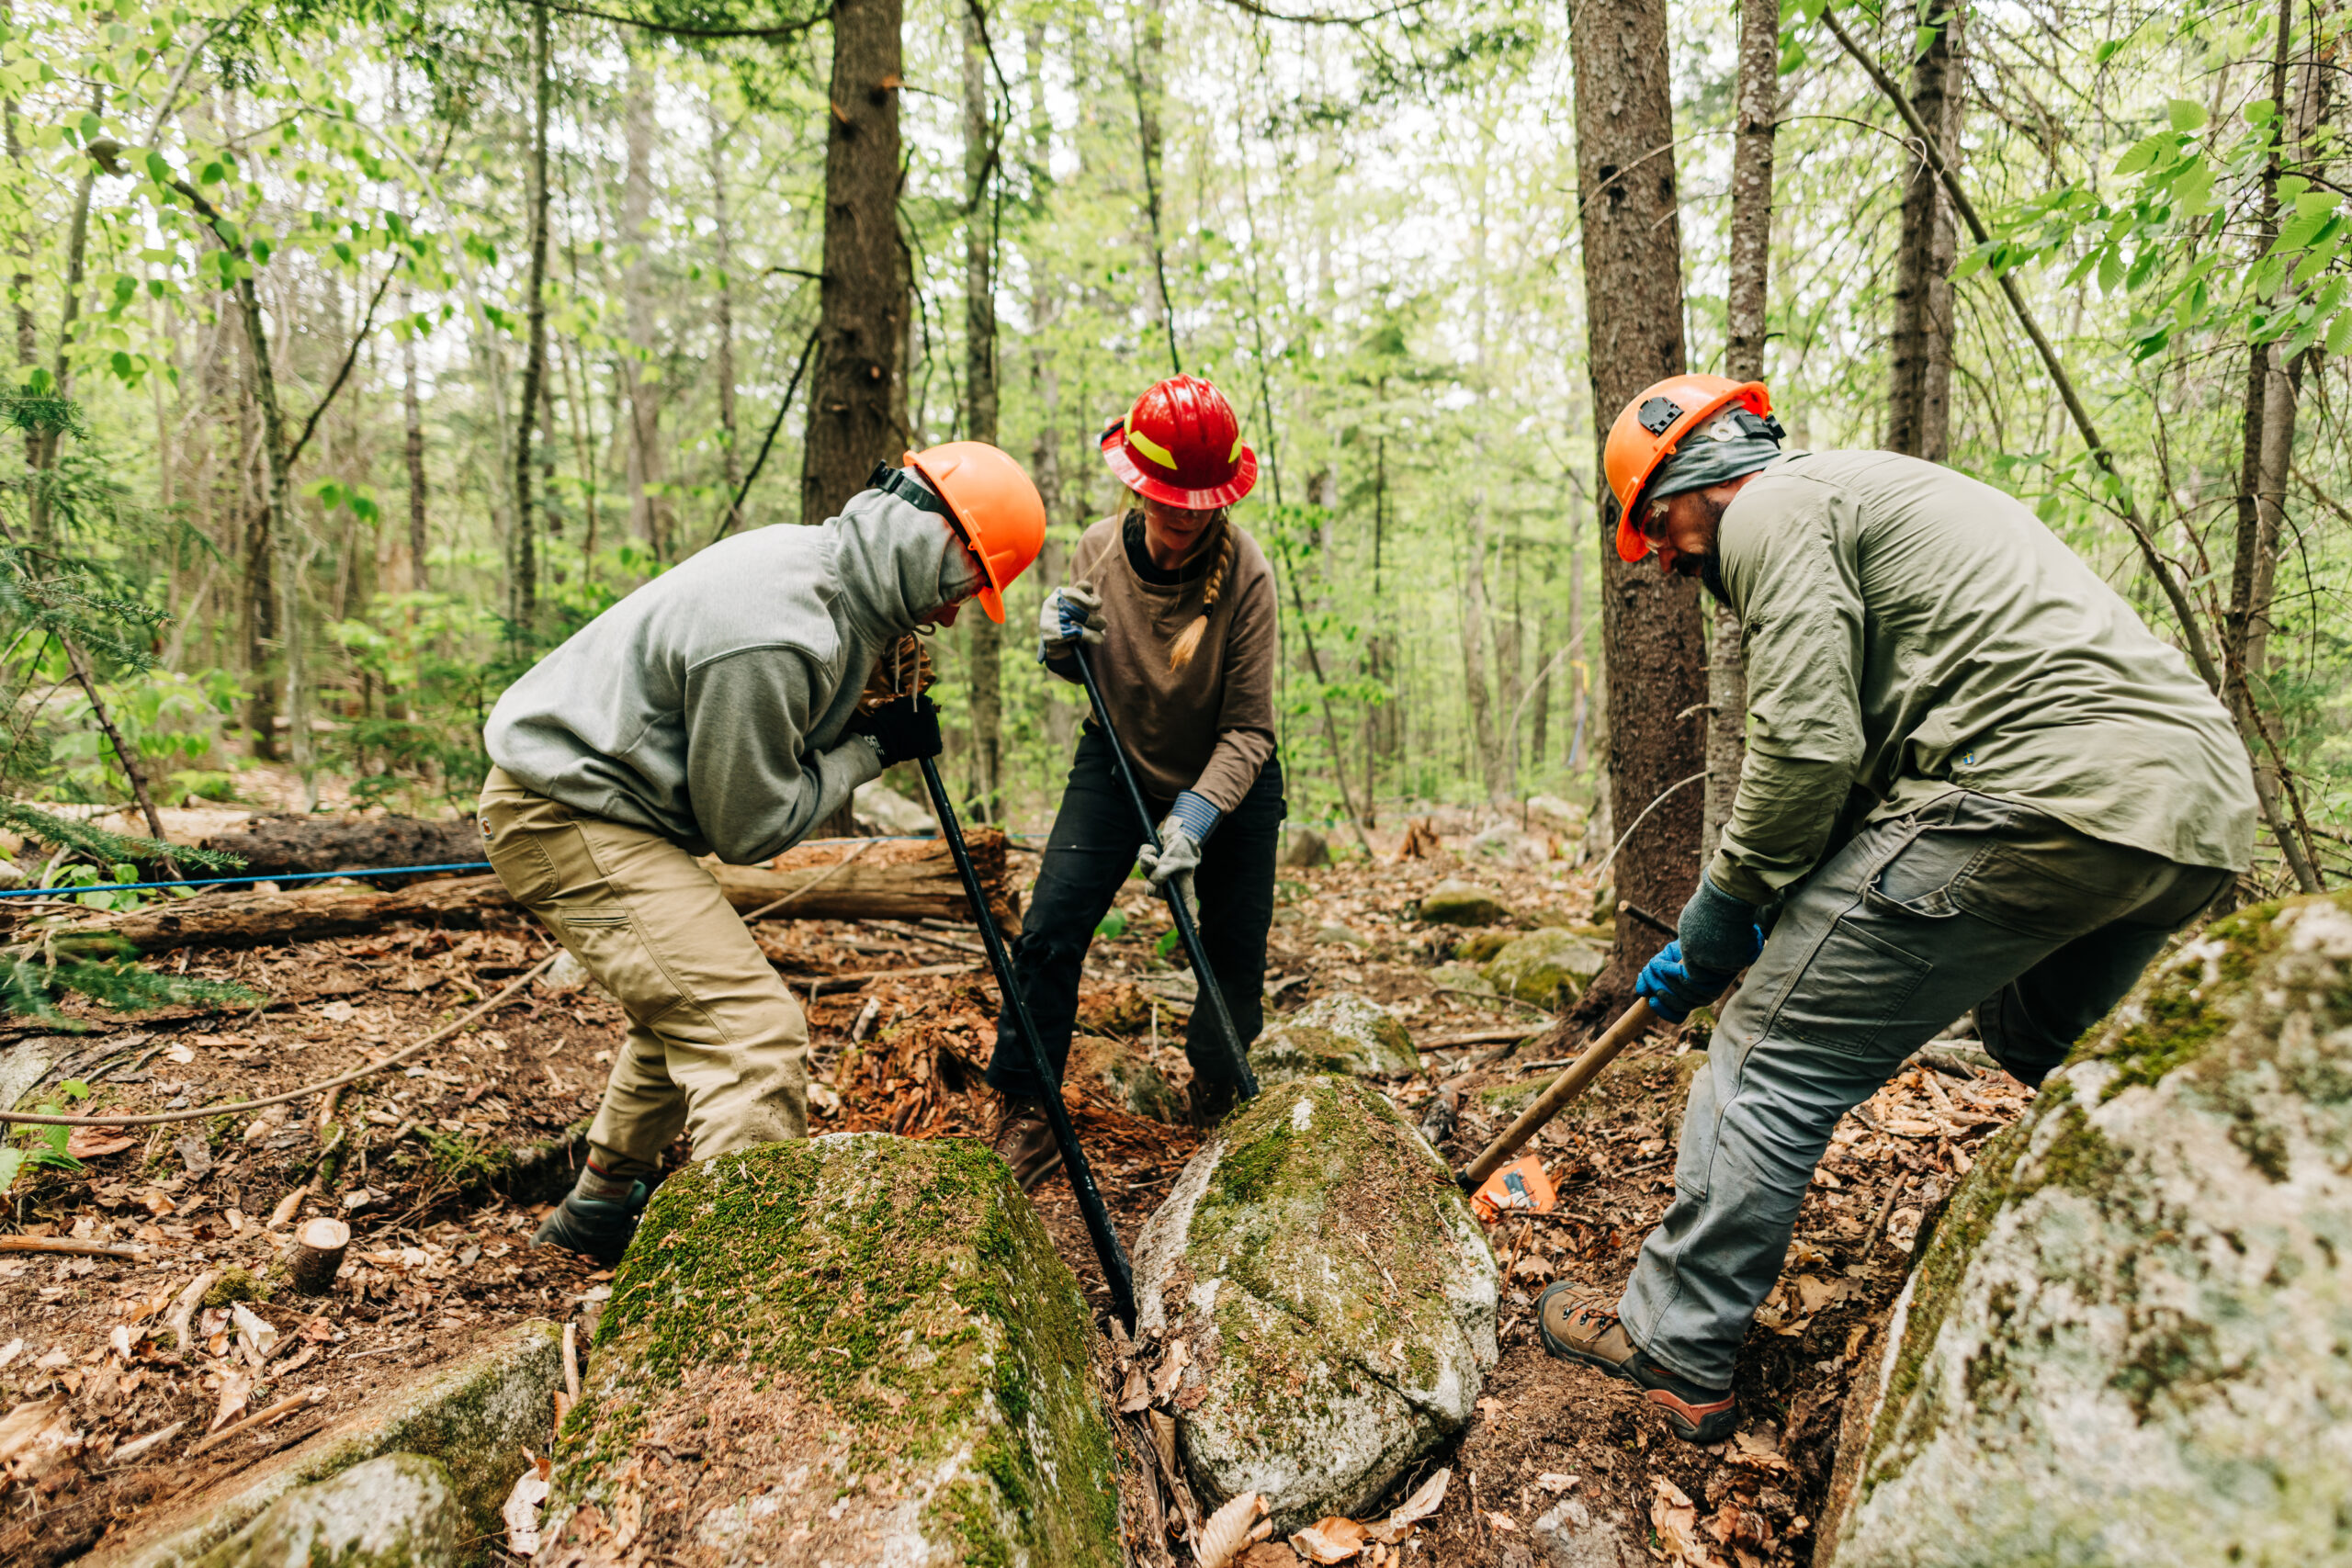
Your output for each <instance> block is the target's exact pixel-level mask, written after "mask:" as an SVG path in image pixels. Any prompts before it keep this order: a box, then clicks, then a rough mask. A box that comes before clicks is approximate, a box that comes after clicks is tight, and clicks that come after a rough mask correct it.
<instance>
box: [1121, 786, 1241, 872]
mask: <svg viewBox="0 0 2352 1568" xmlns="http://www.w3.org/2000/svg"><path fill="white" fill-rule="evenodd" d="M1224 816H1225V813H1224V812H1222V811H1220V810H1218V809H1217V808H1216V807H1214V806H1212V805H1210V804H1209V800H1208V797H1207V796H1206V795H1197V794H1195V793H1193V791H1192V790H1189V789H1188V790H1186V791H1185V792H1184V793H1183V794H1182V795H1178V796H1177V797H1176V799H1175V800H1174V802H1173V803H1171V804H1170V806H1169V807H1168V815H1167V816H1166V817H1163V818H1160V821H1159V848H1158V849H1156V850H1155V849H1153V848H1152V847H1151V846H1150V845H1149V844H1146V845H1145V846H1144V847H1143V850H1142V852H1140V853H1139V854H1137V855H1136V859H1137V860H1139V861H1141V862H1142V863H1143V871H1144V875H1145V876H1147V877H1148V878H1149V879H1150V881H1151V890H1152V891H1153V892H1155V893H1158V892H1160V891H1161V890H1163V889H1164V888H1165V887H1166V886H1167V884H1168V879H1169V878H1170V877H1171V876H1172V877H1177V878H1180V879H1181V880H1180V881H1179V883H1178V886H1180V887H1182V889H1183V890H1184V891H1185V892H1187V893H1189V892H1191V891H1192V886H1193V871H1194V870H1195V869H1197V868H1198V867H1199V865H1200V863H1201V845H1202V844H1204V843H1205V842H1206V841H1207V840H1208V836H1209V835H1210V834H1211V833H1213V832H1215V831H1216V825H1217V823H1218V821H1219V820H1220V819H1221V818H1223V817H1224Z"/></svg>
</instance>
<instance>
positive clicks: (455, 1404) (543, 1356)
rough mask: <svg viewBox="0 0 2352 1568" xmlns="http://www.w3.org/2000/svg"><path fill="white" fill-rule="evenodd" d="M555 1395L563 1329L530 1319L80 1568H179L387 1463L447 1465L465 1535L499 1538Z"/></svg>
mask: <svg viewBox="0 0 2352 1568" xmlns="http://www.w3.org/2000/svg"><path fill="white" fill-rule="evenodd" d="M562 1386H563V1331H562V1330H561V1329H560V1328H559V1327H557V1326H556V1325H554V1324H552V1323H543V1322H537V1321H534V1322H528V1323H522V1324H517V1325H515V1326H514V1327H513V1328H510V1329H507V1330H505V1331H503V1332H502V1333H499V1334H496V1335H493V1336H492V1337H489V1338H488V1339H486V1340H485V1341H484V1342H483V1343H482V1344H481V1345H480V1346H479V1347H477V1348H475V1349H473V1350H471V1351H469V1353H467V1354H465V1355H463V1356H459V1357H458V1358H457V1359H454V1360H451V1361H449V1362H447V1364H445V1365H443V1366H439V1367H435V1368H434V1369H433V1370H431V1371H426V1372H422V1373H418V1374H416V1375H414V1376H413V1377H410V1378H406V1379H403V1378H401V1377H398V1376H396V1375H394V1374H391V1373H390V1372H388V1373H387V1374H386V1377H385V1382H384V1386H383V1388H382V1389H381V1390H380V1391H379V1393H378V1394H377V1396H376V1397H374V1398H373V1399H371V1400H369V1401H368V1404H366V1405H365V1406H363V1407H362V1408H360V1409H358V1410H356V1411H354V1412H352V1413H351V1414H350V1415H349V1416H345V1417H344V1418H343V1419H342V1420H340V1421H338V1422H336V1423H335V1424H334V1426H332V1427H328V1428H327V1429H326V1430H325V1431H323V1432H321V1433H319V1434H318V1435H317V1436H316V1437H313V1438H309V1439H308V1440H306V1441H304V1442H300V1443H297V1444H296V1445H294V1446H293V1447H292V1448H289V1449H286V1450H281V1451H280V1452H277V1453H275V1454H271V1455H269V1456H267V1457H266V1458H264V1459H261V1460H257V1461H254V1463H252V1464H250V1465H248V1466H246V1467H245V1468H244V1469H243V1470H242V1471H239V1472H236V1473H234V1474H232V1475H230V1476H227V1477H225V1478H224V1479H222V1480H220V1482H218V1483H214V1484H212V1485H210V1486H207V1487H204V1488H203V1489H201V1490H200V1491H197V1492H192V1493H189V1494H188V1495H187V1496H185V1497H182V1498H180V1499H178V1500H177V1501H175V1502H172V1503H169V1504H166V1505H164V1506H162V1507H159V1508H154V1509H152V1510H150V1511H149V1512H147V1513H145V1514H142V1515H141V1516H140V1517H139V1518H138V1519H137V1520H136V1521H134V1522H133V1523H132V1524H131V1525H130V1527H129V1528H128V1529H125V1530H123V1531H122V1532H120V1533H119V1534H118V1535H113V1536H109V1537H108V1538H107V1540H106V1541H105V1542H104V1543H103V1544H102V1545H100V1546H99V1548H98V1549H97V1550H96V1551H95V1552H93V1553H92V1554H91V1556H90V1557H89V1558H88V1559H87V1561H88V1562H90V1563H92V1564H93V1565H96V1568H186V1565H187V1564H190V1563H194V1562H197V1561H198V1559H200V1558H202V1557H203V1556H204V1555H205V1553H207V1552H208V1551H211V1550H212V1549H213V1548H215V1547H217V1546H219V1545H220V1543H221V1542H222V1541H224V1540H228V1539H229V1538H230V1537H232V1536H233V1535H235V1534H236V1533H237V1532H238V1531H239V1530H241V1529H243V1528H244V1527H245V1526H246V1525H248V1524H250V1523H252V1522H253V1521H254V1519H255V1518H256V1517H259V1516H260V1515H262V1514H263V1513H265V1512H266V1511H267V1510H268V1509H269V1508H270V1507H271V1506H274V1505H275V1504H277V1502H278V1500H279V1499H281V1498H283V1497H285V1496H287V1495H289V1494H290V1493H293V1492H294V1491H296V1490H297V1489H299V1488H300V1487H303V1486H307V1485H309V1484H311V1483H314V1482H319V1481H323V1480H326V1479H327V1478H328V1477H330V1476H334V1475H339V1474H341V1473H343V1472H345V1471H348V1470H351V1469H352V1468H354V1467H355V1466H358V1465H361V1464H364V1463H365V1462H366V1461H370V1460H373V1459H376V1458H378V1457H379V1456H381V1455H384V1454H392V1453H405V1454H410V1455H423V1456H424V1457H425V1458H428V1459H431V1460H433V1461H436V1462H438V1463H439V1464H441V1465H442V1466H444V1467H445V1468H446V1469H447V1472H448V1474H449V1477H450V1479H451V1483H452V1484H453V1485H454V1486H455V1488H456V1496H457V1501H458V1506H459V1508H460V1509H461V1510H462V1511H463V1513H464V1516H465V1517H466V1519H467V1521H468V1528H467V1531H466V1533H467V1537H468V1539H469V1540H474V1539H480V1538H482V1537H486V1536H489V1535H492V1534H493V1533H496V1532H498V1531H500V1530H501V1529H503V1527H502V1526H501V1524H500V1522H499V1509H500V1507H501V1506H503V1504H504V1503H505V1501H506V1495H507V1493H508V1492H509V1491H510V1490H511V1489H512V1488H513V1487H514V1484H515V1478H516V1477H517V1476H519V1475H521V1474H522V1473H523V1450H525V1449H526V1448H529V1449H532V1450H541V1449H544V1448H545V1447H546V1446H547V1441H548V1425H549V1423H550V1422H552V1421H553V1420H554V1418H555V1392H556V1390H558V1389H560V1388H561V1387H562Z"/></svg>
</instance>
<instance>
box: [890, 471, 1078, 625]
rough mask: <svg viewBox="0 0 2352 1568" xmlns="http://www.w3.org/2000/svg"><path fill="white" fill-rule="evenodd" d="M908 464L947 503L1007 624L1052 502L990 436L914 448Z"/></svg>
mask: <svg viewBox="0 0 2352 1568" xmlns="http://www.w3.org/2000/svg"><path fill="white" fill-rule="evenodd" d="M906 465H907V467H908V468H912V469H914V470H915V471H916V472H917V473H920V474H921V475H922V477H923V478H924V479H927V480H929V481H930V483H931V488H932V489H933V490H935V491H938V492H939V499H940V500H942V501H944V502H946V503H947V507H948V510H949V512H951V513H953V514H954V516H955V520H956V531H957V532H958V533H960V534H962V535H963V536H964V543H965V544H966V545H967V546H969V547H971V551H972V554H973V555H974V556H975V557H976V558H978V561H979V563H980V570H981V571H982V572H983V573H984V574H986V576H987V578H988V585H987V586H986V587H984V588H982V589H981V590H980V592H979V601H980V608H981V609H983V610H985V611H987V612H988V616H989V620H991V621H994V622H996V623H997V625H999V626H1002V625H1003V624H1004V591H1005V590H1006V589H1007V588H1008V587H1010V586H1012V580H1013V579H1014V578H1016V577H1019V576H1020V575H1021V574H1022V573H1023V572H1024V571H1027V570H1029V563H1030V562H1032V561H1034V560H1035V559H1036V558H1037V552H1038V551H1039V550H1041V549H1043V548H1044V547H1045V545H1046V502H1045V499H1044V498H1043V497H1042V496H1040V495H1038V493H1037V487H1036V485H1035V484H1034V483H1033V482H1031V480H1030V478H1029V476H1028V475H1027V474H1026V473H1024V472H1023V470H1022V468H1021V465H1020V464H1018V463H1016V462H1014V461H1013V460H1012V458H1011V457H1007V456H1006V455H1005V454H1004V453H1003V452H1002V451H1001V450H999V449H998V448H996V447H994V446H989V444H988V443H987V442H985V441H950V442H947V443H946V444H945V445H944V446H931V447H926V448H924V449H923V450H922V451H921V452H910V453H908V454H907V457H906Z"/></svg>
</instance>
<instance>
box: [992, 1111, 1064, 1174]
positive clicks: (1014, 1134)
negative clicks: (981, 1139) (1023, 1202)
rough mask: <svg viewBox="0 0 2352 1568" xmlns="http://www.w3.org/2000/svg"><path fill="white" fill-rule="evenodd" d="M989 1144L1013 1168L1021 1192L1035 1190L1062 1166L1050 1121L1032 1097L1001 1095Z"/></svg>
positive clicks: (1059, 1148)
mask: <svg viewBox="0 0 2352 1568" xmlns="http://www.w3.org/2000/svg"><path fill="white" fill-rule="evenodd" d="M989 1147H990V1148H992V1149H994V1150H995V1151H996V1156H997V1158H999V1159H1001V1160H1002V1161H1004V1163H1005V1164H1006V1165H1008V1166H1010V1167H1011V1168H1012V1179H1013V1180H1014V1181H1016V1182H1018V1183H1019V1184H1020V1187H1021V1190H1023V1192H1035V1190H1037V1189H1038V1188H1040V1187H1042V1186H1044V1185H1045V1182H1046V1178H1047V1177H1049V1176H1051V1175H1053V1174H1054V1172H1056V1171H1057V1170H1059V1169H1060V1168H1062V1150H1061V1145H1059V1144H1057V1143H1056V1142H1054V1128H1053V1123H1052V1122H1048V1121H1046V1108H1045V1107H1044V1106H1043V1105H1040V1104H1039V1103H1037V1101H1035V1100H1028V1099H1023V1098H1022V1097H1020V1096H1017V1095H1010V1094H1008V1095H1005V1096H1004V1097H1003V1099H1002V1102H1001V1104H1000V1105H999V1107H998V1109H997V1116H996V1132H995V1134H993V1135H992V1136H991V1137H990V1138H989Z"/></svg>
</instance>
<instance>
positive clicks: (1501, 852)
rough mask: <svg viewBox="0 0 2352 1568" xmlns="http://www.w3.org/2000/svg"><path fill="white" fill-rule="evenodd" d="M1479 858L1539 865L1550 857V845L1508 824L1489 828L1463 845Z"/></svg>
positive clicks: (1503, 862) (1514, 863)
mask: <svg viewBox="0 0 2352 1568" xmlns="http://www.w3.org/2000/svg"><path fill="white" fill-rule="evenodd" d="M1465 847H1466V848H1467V849H1468V850H1469V852H1471V853H1472V854H1473V855H1475V856H1476V857H1477V858H1478V859H1480V860H1485V861H1492V862H1494V863H1497V864H1498V865H1541V864H1543V863H1544V861H1546V860H1548V859H1549V858H1550V855H1549V849H1550V846H1549V845H1548V844H1546V843H1545V842H1544V840H1542V839H1539V838H1532V837H1531V836H1530V835H1528V834H1526V833H1524V832H1522V831H1521V830H1520V829H1517V828H1513V827H1510V826H1509V825H1508V824H1506V825H1504V826H1502V827H1498V828H1489V829H1487V830H1486V831H1485V832H1483V833H1481V834H1479V835H1478V836H1477V837H1476V838H1474V839H1472V840H1470V842H1469V843H1468V845H1466V846H1465Z"/></svg>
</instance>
